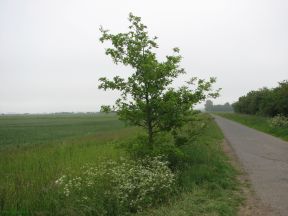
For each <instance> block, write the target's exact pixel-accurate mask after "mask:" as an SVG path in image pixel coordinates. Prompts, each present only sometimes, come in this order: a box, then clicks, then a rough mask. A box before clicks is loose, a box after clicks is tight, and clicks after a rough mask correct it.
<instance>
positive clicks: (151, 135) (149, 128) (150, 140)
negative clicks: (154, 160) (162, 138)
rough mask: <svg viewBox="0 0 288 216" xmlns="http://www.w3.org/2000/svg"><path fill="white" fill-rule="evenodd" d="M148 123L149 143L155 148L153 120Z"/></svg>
mask: <svg viewBox="0 0 288 216" xmlns="http://www.w3.org/2000/svg"><path fill="white" fill-rule="evenodd" d="M149 120H150V119H149ZM147 124H148V144H149V146H150V147H151V148H152V149H153V130H152V122H151V120H150V121H149V122H147Z"/></svg>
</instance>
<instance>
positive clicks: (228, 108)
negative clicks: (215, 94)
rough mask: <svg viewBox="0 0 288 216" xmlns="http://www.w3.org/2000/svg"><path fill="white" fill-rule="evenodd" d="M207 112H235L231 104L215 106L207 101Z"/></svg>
mask: <svg viewBox="0 0 288 216" xmlns="http://www.w3.org/2000/svg"><path fill="white" fill-rule="evenodd" d="M205 111H207V112H233V107H232V106H231V105H230V104H229V103H225V104H224V105H220V104H218V105H214V104H213V102H212V101H211V100H207V101H206V103H205Z"/></svg>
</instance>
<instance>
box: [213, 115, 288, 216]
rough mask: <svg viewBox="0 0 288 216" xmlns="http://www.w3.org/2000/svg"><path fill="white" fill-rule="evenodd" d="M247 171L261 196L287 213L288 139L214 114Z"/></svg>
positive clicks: (285, 215)
mask: <svg viewBox="0 0 288 216" xmlns="http://www.w3.org/2000/svg"><path fill="white" fill-rule="evenodd" d="M214 117H215V121H216V122H217V124H218V125H219V126H220V128H221V129H222V131H223V133H224V135H225V138H226V139H227V141H228V142H229V143H230V145H231V146H232V148H233V150H234V151H235V154H236V155H237V157H238V159H239V160H240V162H241V163H242V165H243V168H244V169H245V170H246V172H247V173H248V175H249V177H250V179H251V182H252V187H253V188H254V190H255V192H256V194H257V195H258V196H259V198H260V199H261V200H262V201H263V202H264V203H265V204H267V205H270V206H271V207H272V208H273V210H275V215H281V216H288V142H285V141H282V140H280V139H278V138H275V137H273V136H270V135H268V134H265V133H262V132H259V131H257V130H254V129H251V128H248V127H246V126H243V125H241V124H239V123H236V122H233V121H230V120H227V119H224V118H222V117H219V116H214Z"/></svg>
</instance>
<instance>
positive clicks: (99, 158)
mask: <svg viewBox="0 0 288 216" xmlns="http://www.w3.org/2000/svg"><path fill="white" fill-rule="evenodd" d="M202 117H203V120H205V121H206V123H207V127H205V128H204V129H203V131H202V132H201V134H200V135H198V137H197V138H196V139H193V141H191V142H189V143H188V144H186V145H184V146H182V147H181V148H182V150H183V151H184V152H186V153H187V156H188V158H187V161H188V163H187V165H186V166H185V168H183V169H182V170H181V172H178V173H177V175H178V180H177V185H178V186H177V188H178V189H177V191H178V192H177V193H175V196H172V197H170V198H169V202H168V203H166V202H165V203H163V205H160V206H159V207H157V208H155V207H153V208H150V209H149V210H145V211H144V212H142V213H138V215H171V216H172V215H231V216H232V215H235V214H236V212H237V207H238V205H239V201H240V200H241V199H240V196H239V194H238V182H237V181H236V178H235V177H236V175H237V172H236V171H235V170H234V169H233V167H232V166H231V165H230V163H229V160H228V158H227V157H226V155H225V154H224V153H223V151H222V148H221V142H222V140H223V135H222V133H221V131H220V129H219V128H218V127H217V125H216V124H215V123H214V122H213V121H212V119H211V118H210V117H209V116H208V115H203V116H202ZM138 132H139V129H137V128H132V127H125V126H124V124H123V123H121V122H120V121H118V120H117V117H116V116H115V115H63V116H58V117H55V116H50V115H48V116H8V117H6V116H4V117H1V119H0V137H1V146H2V147H1V148H0V176H1V178H0V212H1V210H2V212H6V213H7V214H8V213H9V212H10V213H9V214H10V215H11V214H12V213H13V214H14V213H15V214H17V215H19V214H21V213H22V215H30V213H29V214H28V213H27V212H34V213H35V214H36V215H37V214H38V215H49V213H47V212H49V210H51V208H53V207H52V206H54V205H55V203H54V202H55V193H54V192H53V190H51V187H50V186H51V185H52V184H53V182H54V181H55V180H56V179H58V178H59V177H60V176H62V175H63V174H65V173H67V170H68V169H69V170H73V171H74V172H76V173H77V170H79V169H80V167H81V166H82V165H83V164H86V163H93V164H100V163H101V162H103V161H106V160H108V159H110V160H114V161H117V160H118V159H119V158H120V157H124V158H127V157H128V155H127V153H126V152H125V151H124V150H123V149H122V148H119V145H118V144H117V143H116V142H115V141H116V140H118V141H119V140H121V141H122V142H125V140H130V139H131V138H132V137H133V136H135V134H137V133H138ZM66 215H67V214H66ZM68 215H69V214H68Z"/></svg>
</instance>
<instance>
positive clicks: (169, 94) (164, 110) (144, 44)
mask: <svg viewBox="0 0 288 216" xmlns="http://www.w3.org/2000/svg"><path fill="white" fill-rule="evenodd" d="M129 21H130V26H129V31H128V32H126V33H118V34H111V33H110V32H109V31H108V30H104V29H103V28H102V27H101V28H100V31H101V33H102V36H101V38H100V41H101V42H102V43H104V42H105V41H110V42H111V43H112V48H111V47H110V48H107V49H106V54H107V55H108V56H110V57H111V58H112V60H113V61H114V63H116V64H119V63H121V64H123V65H126V66H130V67H132V69H133V70H134V72H133V73H132V74H131V75H130V76H129V77H128V78H127V79H124V78H122V77H120V76H116V77H114V78H113V79H112V80H108V79H107V78H106V77H102V78H100V79H99V81H100V82H101V83H100V85H99V89H104V90H107V89H111V90H118V91H120V92H121V97H120V98H119V99H118V100H117V101H116V108H117V113H118V115H119V116H120V119H122V120H125V121H126V122H128V123H130V124H132V125H137V126H141V127H143V128H145V130H146V131H147V134H148V145H150V146H151V147H153V138H154V135H155V134H157V133H158V132H161V131H173V130H175V129H177V128H179V127H181V126H182V125H183V124H184V123H185V122H186V121H187V120H188V117H189V114H191V111H192V109H193V105H195V104H196V103H198V102H200V101H203V100H204V99H205V98H206V97H207V96H211V97H217V96H218V91H212V84H213V83H214V82H215V81H216V79H215V78H210V79H209V80H208V81H206V80H203V79H198V78H192V79H191V80H190V81H188V82H187V83H186V85H184V86H182V87H180V88H178V89H175V88H172V87H171V84H172V82H173V80H174V79H175V78H177V77H178V76H179V75H180V74H184V73H185V71H184V69H183V68H181V67H180V62H181V59H182V57H181V56H180V55H179V48H174V49H173V54H172V55H168V56H166V59H165V60H164V61H159V60H158V59H157V56H156V53H155V50H156V49H157V48H158V44H157V42H156V40H157V37H153V38H151V37H150V36H149V35H148V32H147V27H146V26H145V25H144V24H143V23H142V22H141V18H140V17H137V16H134V15H133V14H132V13H130V14H129Z"/></svg>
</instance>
